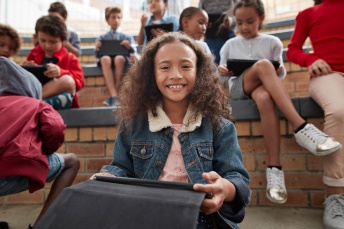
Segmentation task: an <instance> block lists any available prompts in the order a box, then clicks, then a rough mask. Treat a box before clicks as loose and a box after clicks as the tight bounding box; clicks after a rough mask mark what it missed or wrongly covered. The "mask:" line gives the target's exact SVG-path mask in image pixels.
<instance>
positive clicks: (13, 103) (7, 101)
mask: <svg viewBox="0 0 344 229" xmlns="http://www.w3.org/2000/svg"><path fill="white" fill-rule="evenodd" d="M0 82H1V84H0V123H1V132H0V187H1V188H0V196H6V195H10V194H14V193H19V192H22V191H25V190H29V192H30V193H32V192H35V191H37V190H39V189H42V188H43V187H44V186H45V183H46V182H52V181H53V180H55V181H54V183H53V185H52V187H51V190H50V193H49V195H48V197H47V199H46V202H45V204H44V205H43V208H42V210H41V212H40V214H39V216H38V218H37V221H38V220H39V219H40V217H41V216H42V215H43V214H44V213H45V211H46V210H47V209H48V207H49V206H50V205H51V204H52V202H53V201H54V200H55V198H56V197H57V196H58V195H59V194H60V192H61V191H62V190H63V189H64V188H65V187H68V186H70V185H71V184H72V183H73V181H74V179H75V177H76V175H77V173H78V170H79V159H78V158H77V157H76V155H74V154H72V153H68V154H59V153H54V152H55V151H56V150H57V149H58V148H59V147H60V146H61V145H62V144H63V141H64V131H65V128H66V125H65V124H64V123H63V120H62V118H61V116H60V115H59V113H57V111H55V110H54V109H53V108H52V107H51V106H50V105H48V104H46V103H44V102H42V101H41V96H42V91H41V84H40V83H39V81H38V80H37V79H36V78H35V77H34V76H33V75H32V74H29V73H28V72H27V71H26V70H24V69H23V68H21V67H20V66H19V65H17V64H16V63H14V62H12V61H11V60H9V59H8V58H5V57H0ZM37 221H36V222H37ZM29 228H32V227H31V226H29Z"/></svg>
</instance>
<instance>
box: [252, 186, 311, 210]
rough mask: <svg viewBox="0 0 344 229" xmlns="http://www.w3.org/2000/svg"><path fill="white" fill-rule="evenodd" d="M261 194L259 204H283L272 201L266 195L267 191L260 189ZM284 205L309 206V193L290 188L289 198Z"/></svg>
mask: <svg viewBox="0 0 344 229" xmlns="http://www.w3.org/2000/svg"><path fill="white" fill-rule="evenodd" d="M258 195H259V203H258V204H259V205H260V206H281V205H280V204H275V203H272V202H271V201H270V200H269V199H268V198H267V197H266V191H265V190H260V191H258ZM283 206H289V207H307V206H309V201H308V193H307V192H303V191H290V190H288V199H287V202H286V203H285V204H283Z"/></svg>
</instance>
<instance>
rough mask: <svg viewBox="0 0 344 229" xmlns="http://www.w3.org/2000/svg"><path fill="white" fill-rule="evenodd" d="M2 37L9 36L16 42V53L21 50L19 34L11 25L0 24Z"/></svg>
mask: <svg viewBox="0 0 344 229" xmlns="http://www.w3.org/2000/svg"><path fill="white" fill-rule="evenodd" d="M0 36H8V37H9V38H10V39H11V40H12V41H13V42H14V52H15V53H17V52H18V51H19V49H20V45H21V39H20V37H19V34H18V32H17V31H16V30H15V29H13V28H12V27H11V26H9V25H5V24H0Z"/></svg>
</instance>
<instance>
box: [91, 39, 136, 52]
mask: <svg viewBox="0 0 344 229" xmlns="http://www.w3.org/2000/svg"><path fill="white" fill-rule="evenodd" d="M122 41H123V40H101V42H102V46H101V47H100V49H99V50H98V51H97V53H98V55H99V56H117V55H122V56H128V55H129V50H128V49H126V48H125V47H124V46H123V45H121V42H122Z"/></svg>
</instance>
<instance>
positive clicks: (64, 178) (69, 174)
mask: <svg viewBox="0 0 344 229" xmlns="http://www.w3.org/2000/svg"><path fill="white" fill-rule="evenodd" d="M59 156H62V158H63V160H64V168H63V169H62V171H61V173H60V174H59V175H58V176H57V178H56V179H55V181H54V183H53V185H52V186H51V189H50V192H49V195H48V197H47V199H46V201H45V203H44V205H43V208H42V210H41V212H40V214H39V216H38V218H37V220H36V222H38V220H39V219H40V218H41V217H42V216H43V214H44V213H45V212H46V210H47V209H48V208H49V206H50V205H51V204H52V203H53V201H54V200H55V199H56V197H57V196H58V195H59V194H60V193H61V191H62V190H63V189H64V188H66V187H69V186H70V185H72V183H73V181H74V179H75V177H76V175H77V173H78V171H79V167H80V161H79V159H78V158H77V156H76V155H75V154H73V153H68V154H59ZM62 163H63V162H61V164H62ZM61 166H62V165H61Z"/></svg>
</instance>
